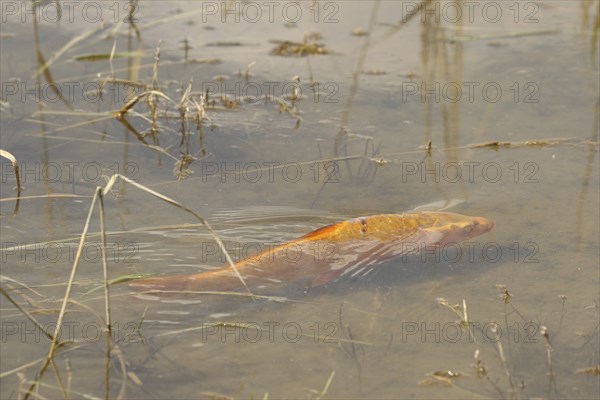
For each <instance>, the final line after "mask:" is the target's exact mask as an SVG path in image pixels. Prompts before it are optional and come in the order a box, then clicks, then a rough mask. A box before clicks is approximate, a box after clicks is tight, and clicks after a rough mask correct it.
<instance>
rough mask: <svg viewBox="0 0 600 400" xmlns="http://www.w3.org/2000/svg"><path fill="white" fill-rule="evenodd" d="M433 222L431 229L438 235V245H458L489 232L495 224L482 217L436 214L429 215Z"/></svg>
mask: <svg viewBox="0 0 600 400" xmlns="http://www.w3.org/2000/svg"><path fill="white" fill-rule="evenodd" d="M430 215H431V216H432V217H433V218H434V220H435V222H434V223H433V225H432V228H433V229H435V231H437V232H438V233H439V234H441V235H440V240H439V243H440V244H448V243H458V242H461V241H463V240H466V239H471V238H474V237H477V236H479V235H483V234H484V233H487V232H489V231H491V230H492V229H493V228H494V226H495V224H494V221H491V220H489V219H487V218H484V217H471V216H468V215H461V214H454V213H446V212H438V213H430Z"/></svg>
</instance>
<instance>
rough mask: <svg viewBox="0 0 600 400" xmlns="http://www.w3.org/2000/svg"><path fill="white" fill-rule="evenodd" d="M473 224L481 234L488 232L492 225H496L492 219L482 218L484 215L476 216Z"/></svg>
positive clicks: (492, 227)
mask: <svg viewBox="0 0 600 400" xmlns="http://www.w3.org/2000/svg"><path fill="white" fill-rule="evenodd" d="M474 225H475V229H476V231H477V232H478V234H482V233H486V232H489V231H491V230H492V229H494V227H495V226H496V223H495V222H494V221H492V220H490V219H487V218H484V217H476V218H475V222H474Z"/></svg>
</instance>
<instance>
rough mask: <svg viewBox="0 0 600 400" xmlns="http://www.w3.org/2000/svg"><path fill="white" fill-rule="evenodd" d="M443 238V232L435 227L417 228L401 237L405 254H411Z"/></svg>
mask: <svg viewBox="0 0 600 400" xmlns="http://www.w3.org/2000/svg"><path fill="white" fill-rule="evenodd" d="M443 238H444V233H443V232H440V231H439V230H438V229H435V228H419V230H418V231H417V232H415V233H414V234H412V235H409V236H407V237H406V238H404V239H403V242H404V246H405V252H404V253H405V254H412V253H416V252H419V251H421V250H423V247H426V246H431V245H434V244H437V243H440V241H441V240H442V239H443Z"/></svg>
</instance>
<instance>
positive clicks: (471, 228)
mask: <svg viewBox="0 0 600 400" xmlns="http://www.w3.org/2000/svg"><path fill="white" fill-rule="evenodd" d="M464 230H465V232H467V233H471V231H472V230H473V225H467V226H465V228H464Z"/></svg>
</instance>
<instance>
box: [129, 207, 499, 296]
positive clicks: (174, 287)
mask: <svg viewBox="0 0 600 400" xmlns="http://www.w3.org/2000/svg"><path fill="white" fill-rule="evenodd" d="M493 227H494V223H493V222H492V221H490V220H488V219H486V218H482V217H469V216H465V215H460V214H454V213H447V212H414V213H406V214H382V215H372V216H369V217H359V218H354V219H351V220H348V221H343V222H339V223H336V224H333V225H328V226H325V227H322V228H319V229H317V230H315V231H313V232H310V233H308V234H306V235H304V236H302V237H300V238H298V239H295V240H292V241H290V242H287V243H284V244H281V245H279V246H276V247H273V248H270V249H268V250H266V251H264V252H262V253H260V254H258V255H256V256H254V257H251V258H248V259H245V260H242V261H240V262H238V263H237V264H236V269H237V270H238V271H239V273H240V274H241V276H242V277H243V279H244V281H245V283H246V285H247V286H248V287H249V288H251V289H252V290H253V291H254V289H261V288H265V287H269V286H272V285H278V284H281V283H285V282H292V281H297V280H300V279H307V278H308V279H311V280H312V282H311V285H312V286H320V285H324V284H326V283H328V282H331V281H333V280H335V279H337V278H338V277H339V276H341V275H345V274H350V275H351V276H355V275H364V274H366V273H368V272H369V271H370V270H371V269H372V268H373V267H375V266H377V265H379V264H381V263H383V262H385V261H388V260H391V259H394V258H398V257H401V256H405V255H409V254H415V253H418V252H420V251H422V250H424V249H433V248H435V247H436V246H444V245H447V244H450V243H458V242H461V241H463V240H466V239H469V238H472V237H475V236H479V235H481V234H484V233H486V232H488V231H490V230H491V229H492V228H493ZM129 285H130V286H132V287H134V288H136V289H140V290H152V291H155V290H159V291H182V290H184V291H187V290H190V291H202V290H203V291H233V290H240V289H244V286H243V284H242V282H241V280H240V279H239V277H238V276H237V274H236V273H235V271H234V270H233V269H232V268H231V266H229V265H226V266H224V267H221V268H219V269H216V270H213V271H206V272H201V273H197V274H186V275H170V276H162V277H154V278H147V279H140V280H136V281H133V282H131V283H130V284H129Z"/></svg>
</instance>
